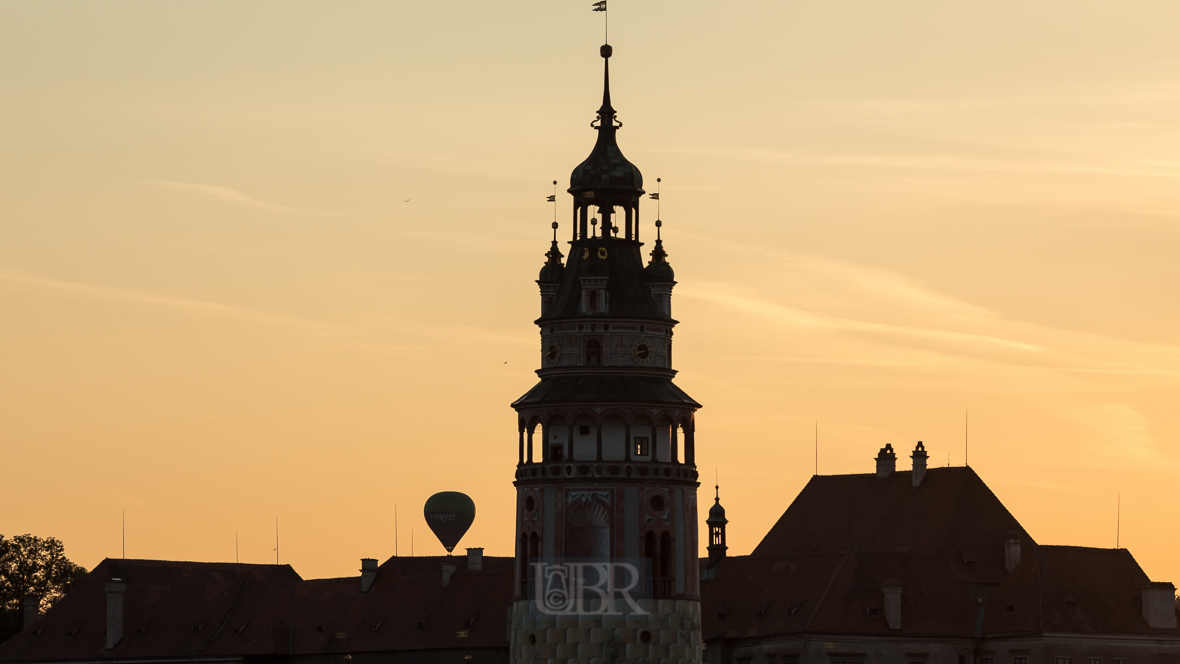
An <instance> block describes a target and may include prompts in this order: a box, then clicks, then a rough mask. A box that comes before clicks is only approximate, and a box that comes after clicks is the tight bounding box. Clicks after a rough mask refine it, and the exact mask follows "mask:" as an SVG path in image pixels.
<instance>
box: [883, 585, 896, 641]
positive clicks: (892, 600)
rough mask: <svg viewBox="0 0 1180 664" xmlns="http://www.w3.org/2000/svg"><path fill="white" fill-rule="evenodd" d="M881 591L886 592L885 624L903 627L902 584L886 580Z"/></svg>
mask: <svg viewBox="0 0 1180 664" xmlns="http://www.w3.org/2000/svg"><path fill="white" fill-rule="evenodd" d="M881 592H883V593H884V594H885V624H886V625H889V629H901V584H900V583H898V582H897V581H892V580H891V581H886V582H885V584H884V585H882V586H881Z"/></svg>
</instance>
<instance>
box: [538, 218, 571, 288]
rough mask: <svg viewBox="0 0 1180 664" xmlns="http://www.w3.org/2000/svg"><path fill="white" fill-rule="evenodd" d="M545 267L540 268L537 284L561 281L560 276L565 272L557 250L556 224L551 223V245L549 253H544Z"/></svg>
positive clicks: (560, 255)
mask: <svg viewBox="0 0 1180 664" xmlns="http://www.w3.org/2000/svg"><path fill="white" fill-rule="evenodd" d="M545 258H546V260H545V265H543V266H542V267H541V274H540V276H538V277H537V281H538V282H544V283H556V282H558V281H561V274H562V272H564V271H565V266H564V265H562V264H561V259H562V258H564V256H562V253H561V250H560V249H558V248H557V222H556V221H555V222H553V244H552V245H550V247H549V251H547V252H546V253H545Z"/></svg>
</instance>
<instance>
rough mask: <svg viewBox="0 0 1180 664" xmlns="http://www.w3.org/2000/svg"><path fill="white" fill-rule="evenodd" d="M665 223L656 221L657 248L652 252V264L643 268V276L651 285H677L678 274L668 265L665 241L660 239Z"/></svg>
mask: <svg viewBox="0 0 1180 664" xmlns="http://www.w3.org/2000/svg"><path fill="white" fill-rule="evenodd" d="M663 225H664V222H662V221H660V220H659V219H656V246H655V248H654V249H652V250H651V262H650V263H648V264H647V267H645V268H643V276H644V278H645V279H647V280H648V281H649V282H651V283H669V284H674V283H676V273H675V272H674V271H673V270H672V266H671V265H669V264H668V252H666V251H664V241H663V240H662V239H660V236H659V232H660V227H662V226H663Z"/></svg>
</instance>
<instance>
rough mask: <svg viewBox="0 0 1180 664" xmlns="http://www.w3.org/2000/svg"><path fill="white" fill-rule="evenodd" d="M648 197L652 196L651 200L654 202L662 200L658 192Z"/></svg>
mask: <svg viewBox="0 0 1180 664" xmlns="http://www.w3.org/2000/svg"><path fill="white" fill-rule="evenodd" d="M648 196H651V199H652V200H653V201H658V200H660V192H658V191H656V192H652V193H650V194H648Z"/></svg>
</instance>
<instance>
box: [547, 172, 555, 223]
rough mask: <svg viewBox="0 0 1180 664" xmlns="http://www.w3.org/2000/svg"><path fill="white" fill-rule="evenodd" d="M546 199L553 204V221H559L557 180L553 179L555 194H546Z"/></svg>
mask: <svg viewBox="0 0 1180 664" xmlns="http://www.w3.org/2000/svg"><path fill="white" fill-rule="evenodd" d="M545 201H546V202H548V203H552V204H553V223H555V224H556V223H557V180H554V181H553V195H552V196H546V197H545Z"/></svg>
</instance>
